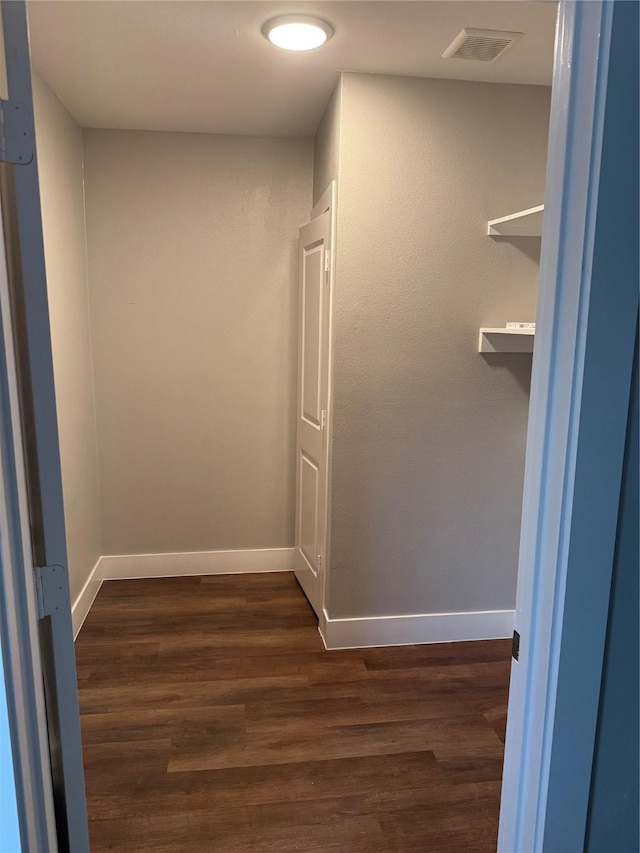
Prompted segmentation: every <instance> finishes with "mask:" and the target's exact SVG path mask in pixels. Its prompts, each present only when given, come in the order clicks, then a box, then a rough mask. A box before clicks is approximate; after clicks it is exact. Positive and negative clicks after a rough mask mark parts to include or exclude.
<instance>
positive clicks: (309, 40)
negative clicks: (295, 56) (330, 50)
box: [262, 15, 333, 50]
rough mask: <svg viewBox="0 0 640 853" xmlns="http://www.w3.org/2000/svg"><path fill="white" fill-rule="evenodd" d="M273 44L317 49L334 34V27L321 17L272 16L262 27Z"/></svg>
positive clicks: (302, 48)
mask: <svg viewBox="0 0 640 853" xmlns="http://www.w3.org/2000/svg"><path fill="white" fill-rule="evenodd" d="M262 32H263V34H264V36H265V37H266V38H268V39H269V41H270V42H271V44H274V45H275V46H276V47H281V48H282V49H283V50H315V48H317V47H320V46H321V45H323V44H324V43H325V42H326V41H329V39H330V38H331V36H332V35H333V27H332V26H331V25H330V24H328V23H327V22H326V21H323V20H322V19H321V18H312V17H309V16H308V15H283V16H281V17H279V18H272V19H271V20H270V21H267V23H266V24H265V25H264V27H263V28H262Z"/></svg>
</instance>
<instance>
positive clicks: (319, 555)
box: [318, 554, 322, 575]
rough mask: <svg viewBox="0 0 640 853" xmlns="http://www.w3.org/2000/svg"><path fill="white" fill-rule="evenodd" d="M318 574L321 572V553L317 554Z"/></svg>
mask: <svg viewBox="0 0 640 853" xmlns="http://www.w3.org/2000/svg"><path fill="white" fill-rule="evenodd" d="M318 574H319V575H321V574H322V554H318Z"/></svg>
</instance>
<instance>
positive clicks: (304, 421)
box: [295, 211, 331, 616]
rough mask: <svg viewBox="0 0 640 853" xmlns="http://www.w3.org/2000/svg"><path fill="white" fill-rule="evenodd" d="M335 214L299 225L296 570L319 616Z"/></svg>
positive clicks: (322, 594)
mask: <svg viewBox="0 0 640 853" xmlns="http://www.w3.org/2000/svg"><path fill="white" fill-rule="evenodd" d="M330 239H331V214H330V213H329V212H328V211H327V212H326V213H323V214H322V215H321V216H318V217H317V219H313V220H312V221H311V222H309V224H308V225H305V226H304V227H303V228H301V229H300V239H299V243H298V259H299V273H298V275H299V289H298V407H297V414H296V417H297V440H296V534H295V549H296V558H295V573H296V577H297V579H298V581H299V583H300V586H301V587H302V589H303V590H304V593H305V595H306V596H307V598H308V599H309V602H310V604H311V606H312V607H313V609H314V610H315V612H316V614H317V615H318V616H321V614H322V608H323V605H324V600H323V598H324V582H323V574H324V562H325V556H326V538H327V461H328V446H327V445H328V442H327V408H328V397H329V309H330V304H331V299H330V295H331V292H330V287H331V277H330V249H331V247H330V245H329V244H330Z"/></svg>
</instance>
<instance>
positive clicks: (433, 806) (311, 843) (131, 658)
mask: <svg viewBox="0 0 640 853" xmlns="http://www.w3.org/2000/svg"><path fill="white" fill-rule="evenodd" d="M509 653H510V644H509V642H508V641H503V640H494V641H486V642H476V643H455V644H441V645H432V646H404V647H400V648H385V649H362V650H348V651H337V652H327V651H326V650H325V649H324V647H323V645H322V641H321V639H320V636H319V634H318V631H317V626H316V620H315V618H314V616H313V614H312V612H311V610H310V608H309V606H308V604H307V602H306V600H305V598H304V596H303V595H302V592H301V591H300V589H299V587H298V586H297V584H296V582H295V580H294V578H293V575H291V574H289V573H285V574H261V575H257V574H256V575H243V576H229V575H227V576H217V577H203V578H166V579H164V578H163V579H157V580H131V581H110V582H108V583H105V584H104V585H103V587H102V589H101V590H100V593H99V595H98V598H97V599H96V602H95V604H94V606H93V608H92V610H91V612H90V614H89V616H88V618H87V621H86V623H85V625H84V627H83V628H82V631H81V632H80V636H79V638H78V640H77V642H76V655H77V664H78V682H79V687H80V706H81V713H82V731H83V741H84V754H85V768H86V780H87V796H88V807H89V818H90V832H91V841H92V851H93V853H100V851H106V850H114V851H120V853H130V852H132V851H153V853H185V852H186V853H190V851H212V852H213V851H215V853H292V851H299V853H426V852H427V851H429V853H431V851H433V853H436V851H447V853H449V851H450V853H463V851H464V853H467V851H468V853H481V852H482V853H484V851H486V853H489V851H493V850H495V845H496V835H497V825H498V807H499V796H500V775H501V764H502V753H503V737H504V727H505V715H506V701H507V685H508V678H509Z"/></svg>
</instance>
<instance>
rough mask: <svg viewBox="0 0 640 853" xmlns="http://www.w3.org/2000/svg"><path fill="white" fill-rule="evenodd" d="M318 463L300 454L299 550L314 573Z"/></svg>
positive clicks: (316, 556)
mask: <svg viewBox="0 0 640 853" xmlns="http://www.w3.org/2000/svg"><path fill="white" fill-rule="evenodd" d="M319 474H320V472H319V470H318V465H317V464H316V463H315V462H314V461H313V459H310V458H309V457H308V456H306V455H305V453H304V452H303V453H301V455H300V551H301V553H302V556H303V557H304V558H305V560H306V561H307V563H308V564H309V568H310V569H311V571H312V572H313V573H314V575H315V574H317V571H318V496H319V494H318V492H319V489H318V486H319V480H320V477H319Z"/></svg>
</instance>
